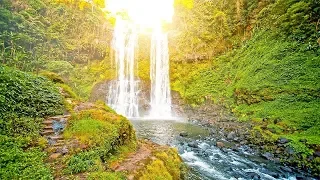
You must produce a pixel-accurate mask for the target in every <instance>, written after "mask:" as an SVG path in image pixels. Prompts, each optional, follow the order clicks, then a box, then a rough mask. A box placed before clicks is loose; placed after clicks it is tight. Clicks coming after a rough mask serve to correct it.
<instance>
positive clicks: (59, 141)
mask: <svg viewBox="0 0 320 180" xmlns="http://www.w3.org/2000/svg"><path fill="white" fill-rule="evenodd" d="M65 142H66V140H64V139H58V140H57V143H63V144H64V143H65Z"/></svg>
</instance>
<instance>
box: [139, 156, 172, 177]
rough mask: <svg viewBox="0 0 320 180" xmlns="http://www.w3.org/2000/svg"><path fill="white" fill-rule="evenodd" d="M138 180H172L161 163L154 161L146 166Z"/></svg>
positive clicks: (157, 160)
mask: <svg viewBox="0 0 320 180" xmlns="http://www.w3.org/2000/svg"><path fill="white" fill-rule="evenodd" d="M139 179H140V180H172V179H173V178H172V176H171V175H170V173H169V171H168V169H167V168H166V167H165V164H164V162H163V161H161V160H159V159H156V160H154V161H152V162H151V164H150V165H148V166H147V167H146V168H145V170H144V171H143V172H142V176H141V177H139Z"/></svg>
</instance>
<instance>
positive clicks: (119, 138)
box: [64, 104, 136, 161]
mask: <svg viewBox="0 0 320 180" xmlns="http://www.w3.org/2000/svg"><path fill="white" fill-rule="evenodd" d="M64 136H65V137H66V138H76V139H77V140H79V141H80V143H81V144H83V145H85V146H87V147H88V148H89V151H94V152H95V153H97V155H98V156H99V157H100V158H101V159H103V160H104V161H106V160H108V159H109V158H110V156H111V155H112V154H115V153H116V152H117V150H118V149H119V148H120V147H121V146H129V145H132V144H135V142H136V137H135V131H134V130H133V126H132V125H131V124H130V122H129V121H128V120H127V119H126V118H124V117H122V116H119V115H117V114H115V113H114V112H113V111H111V110H110V109H109V108H108V107H107V106H105V105H104V104H103V105H101V104H97V105H96V107H93V108H91V109H88V110H84V111H81V112H80V113H79V114H77V115H75V116H74V117H73V119H72V120H71V122H70V125H69V126H68V128H67V129H66V131H65V132H64Z"/></svg>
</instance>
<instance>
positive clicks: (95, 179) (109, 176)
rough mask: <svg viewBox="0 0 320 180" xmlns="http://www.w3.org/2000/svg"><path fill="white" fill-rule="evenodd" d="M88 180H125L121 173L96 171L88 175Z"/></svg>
mask: <svg viewBox="0 0 320 180" xmlns="http://www.w3.org/2000/svg"><path fill="white" fill-rule="evenodd" d="M87 179H88V180H125V179H126V177H125V175H124V174H123V173H121V172H106V171H98V172H92V173H90V174H89V176H88V178H87Z"/></svg>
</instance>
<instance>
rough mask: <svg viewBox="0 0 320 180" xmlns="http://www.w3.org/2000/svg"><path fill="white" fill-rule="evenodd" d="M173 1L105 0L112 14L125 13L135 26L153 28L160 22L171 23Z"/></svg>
mask: <svg viewBox="0 0 320 180" xmlns="http://www.w3.org/2000/svg"><path fill="white" fill-rule="evenodd" d="M173 1H174V0H106V5H107V9H108V10H109V11H111V12H112V13H114V14H116V13H117V12H123V11H125V12H127V13H128V15H129V17H130V19H131V20H132V21H134V22H135V23H136V24H138V25H140V26H142V27H146V28H153V27H155V26H157V25H159V24H160V23H161V22H171V21H172V16H173V13H174V8H173Z"/></svg>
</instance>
